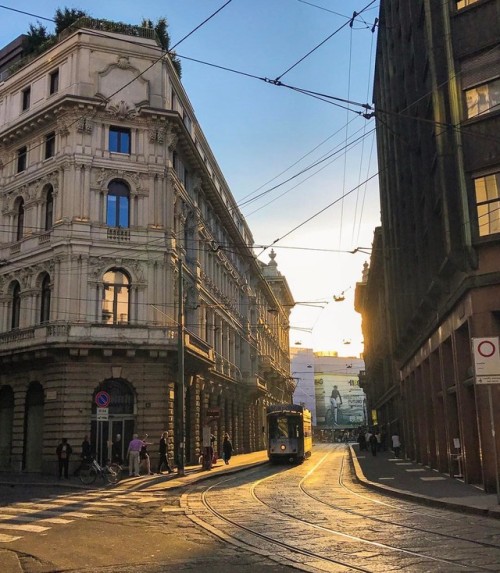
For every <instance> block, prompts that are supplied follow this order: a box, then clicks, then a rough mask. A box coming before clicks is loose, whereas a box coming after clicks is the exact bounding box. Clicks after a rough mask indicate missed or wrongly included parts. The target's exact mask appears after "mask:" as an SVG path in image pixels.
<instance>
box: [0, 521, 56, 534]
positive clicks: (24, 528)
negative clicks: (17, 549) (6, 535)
mask: <svg viewBox="0 0 500 573" xmlns="http://www.w3.org/2000/svg"><path fill="white" fill-rule="evenodd" d="M0 529H14V530H17V531H31V532H32V533H42V531H47V529H50V527H42V526H41V525H21V524H19V525H18V524H17V523H2V522H1V521H0Z"/></svg>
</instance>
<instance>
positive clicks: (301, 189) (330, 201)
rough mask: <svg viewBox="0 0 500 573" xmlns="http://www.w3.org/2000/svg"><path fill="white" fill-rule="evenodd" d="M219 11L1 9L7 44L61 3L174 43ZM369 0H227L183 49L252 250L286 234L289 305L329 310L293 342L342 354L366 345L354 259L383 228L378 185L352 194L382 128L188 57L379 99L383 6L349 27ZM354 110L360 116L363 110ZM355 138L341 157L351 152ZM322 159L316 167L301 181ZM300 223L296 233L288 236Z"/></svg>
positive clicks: (182, 2) (281, 258)
mask: <svg viewBox="0 0 500 573" xmlns="http://www.w3.org/2000/svg"><path fill="white" fill-rule="evenodd" d="M225 3H226V0H168V2H166V1H165V0H163V1H160V0H156V1H153V0H143V1H142V2H132V1H130V0H108V1H107V2H98V1H96V0H86V1H85V2H80V3H79V2H75V3H70V2H67V3H64V2H63V3H61V2H56V1H52V0H44V1H43V2H39V1H38V2H35V1H32V0H25V1H24V2H23V3H21V4H20V3H19V2H18V1H16V2H13V1H12V0H8V1H4V2H3V3H2V6H4V8H0V14H1V16H2V18H1V20H0V44H1V45H2V46H3V45H5V44H7V43H8V42H10V41H11V40H13V39H14V38H16V37H17V36H18V35H19V34H22V33H24V32H26V31H27V29H28V26H29V24H30V23H34V24H35V23H36V21H37V17H36V16H38V17H39V21H40V22H41V23H42V24H43V25H46V26H47V28H48V30H49V31H50V32H52V30H53V26H52V25H51V23H50V22H47V21H45V20H42V19H41V17H44V18H52V17H53V15H54V13H55V11H56V9H57V8H58V7H60V8H64V7H68V8H80V9H84V10H86V11H87V12H88V13H90V14H91V15H92V16H93V17H95V18H105V19H109V20H115V21H122V22H126V23H130V24H139V23H140V22H141V20H142V19H143V18H149V19H152V20H156V19H157V18H159V17H166V18H167V19H168V21H169V32H170V36H171V42H172V45H175V44H177V42H178V41H179V40H181V38H183V37H184V36H185V35H187V34H188V33H189V32H191V31H192V30H193V29H194V28H195V27H196V26H198V25H199V24H200V23H202V22H203V21H204V20H205V19H206V18H208V17H209V16H210V15H211V14H213V13H214V12H215V11H216V10H218V9H219V8H220V7H221V6H223V5H224V4H225ZM369 3H370V2H369V0H355V1H353V0H342V1H341V0H311V1H310V2H309V0H307V2H306V1H305V0H232V2H230V3H229V4H227V6H225V7H224V8H223V9H222V10H221V11H220V12H219V13H218V14H217V15H216V16H214V17H213V18H212V19H211V20H210V21H209V22H207V23H206V24H205V25H203V26H202V27H201V28H200V29H199V30H197V31H196V32H195V33H193V34H192V35H191V36H189V37H188V38H187V39H186V40H185V41H183V42H181V43H180V44H179V46H178V47H177V48H176V51H177V53H178V54H179V56H181V61H182V67H183V77H182V81H183V84H184V87H185V89H186V91H187V93H188V96H189V98H190V100H191V103H192V105H193V107H194V110H195V112H196V115H197V118H198V121H199V123H200V125H201V127H202V129H203V131H204V133H205V135H206V137H207V140H208V142H209V144H210V146H211V147H212V150H213V152H214V154H215V157H216V158H217V161H218V163H219V166H220V167H221V169H222V171H223V173H224V175H225V178H226V180H227V182H228V183H229V185H230V187H231V190H232V192H233V195H234V197H235V198H236V200H237V201H238V203H240V205H241V210H242V212H243V214H244V215H245V216H246V217H247V220H248V224H249V225H250V228H251V229H252V232H253V235H254V239H255V242H256V244H258V245H270V244H272V243H273V242H274V241H275V240H276V239H279V238H281V237H283V236H284V235H287V236H286V237H285V238H283V239H282V240H280V241H278V242H277V243H276V244H275V245H274V249H275V251H276V253H277V258H276V261H277V262H278V269H279V270H280V271H281V272H282V274H284V275H285V276H286V277H287V279H288V282H289V285H290V288H291V290H292V293H293V295H294V297H295V299H296V300H297V301H306V302H308V301H327V302H328V304H326V303H325V304H323V306H324V307H325V308H323V309H320V308H313V307H311V306H305V305H298V306H297V307H296V309H294V311H293V313H292V320H291V322H292V326H293V327H297V328H298V330H292V332H291V342H292V344H294V343H295V342H300V343H301V344H302V345H303V346H305V347H310V348H314V350H337V351H338V352H339V353H340V354H341V355H352V354H358V353H359V352H360V351H361V348H362V347H361V341H362V336H361V331H360V318H359V316H358V315H357V313H355V311H354V309H353V299H354V289H355V283H356V281H359V280H360V279H361V272H362V268H363V263H364V261H365V260H368V259H369V255H368V254H366V253H359V252H358V253H356V254H348V253H347V252H346V251H350V250H354V249H355V248H356V247H370V246H371V242H372V238H373V230H374V228H375V226H377V225H378V224H379V200H378V182H377V177H374V178H373V179H371V181H370V182H369V183H367V184H363V185H361V186H360V187H359V189H358V190H354V191H352V192H351V193H349V191H351V190H352V189H353V188H355V187H356V186H358V185H360V183H362V182H363V181H365V180H366V179H367V178H369V177H371V176H373V175H375V174H376V172H377V162H376V150H375V146H374V144H373V138H374V134H373V132H372V130H373V129H374V120H373V119H371V120H366V119H364V118H362V117H360V116H359V115H358V114H357V113H353V112H352V111H349V110H347V109H345V108H340V107H337V106H335V105H332V104H331V103H327V102H325V101H320V100H318V99H316V98H313V97H310V96H306V95H303V94H301V93H298V92H297V91H295V90H292V89H289V88H286V87H278V86H275V85H272V84H269V83H266V82H264V81H260V80H258V79H253V78H249V77H245V76H243V75H239V74H236V73H231V72H229V71H223V70H220V69H216V68H214V67H211V66H208V65H203V64H199V63H194V62H191V61H189V60H187V59H182V56H187V57H190V58H195V59H198V60H202V61H204V62H207V63H211V64H215V65H218V66H223V67H226V68H231V69H233V70H237V71H240V72H244V73H247V74H252V75H255V76H258V77H262V78H269V79H275V78H278V77H279V78H280V79H281V81H282V82H283V83H285V84H288V85H289V86H293V87H296V88H300V89H305V90H310V91H314V92H317V93H321V94H325V95H328V96H334V97H337V98H342V99H345V100H351V101H353V102H358V103H371V97H372V76H373V65H374V58H375V44H376V31H375V33H373V32H372V25H373V23H374V20H375V18H376V17H377V16H378V3H374V4H372V5H371V6H370V7H369V9H367V10H366V11H364V12H363V13H362V14H361V16H359V17H357V18H356V19H355V21H354V23H353V26H352V27H351V26H349V19H350V18H351V17H352V15H353V12H354V11H356V12H358V13H359V12H361V11H362V9H363V8H365V6H367V5H368V4H369ZM5 7H10V8H14V9H17V10H23V11H25V12H29V13H31V14H34V15H35V16H29V15H25V14H19V13H16V12H14V11H11V10H7V9H6V8H5ZM346 24H347V25H346ZM342 26H343V28H342V29H340V30H339V31H338V32H336V30H338V29H339V28H341V27H342ZM334 32H336V33H335V34H334ZM332 34H333V35H332ZM329 36H332V37H331V38H330V39H328V40H327V41H325V42H324V44H323V45H321V46H320V47H318V48H317V49H316V50H315V51H314V52H313V53H311V54H310V55H309V56H307V57H306V58H305V59H304V60H303V61H302V62H300V63H298V64H297V65H296V66H295V67H293V69H291V70H290V71H288V72H287V73H285V72H286V71H287V70H288V69H289V68H290V67H292V66H294V64H296V63H297V62H298V61H299V60H300V59H301V58H303V57H304V56H306V54H308V53H309V52H310V51H311V50H313V49H314V48H315V47H317V46H318V45H319V44H320V43H321V42H323V41H324V40H326V39H327V38H328V37H329ZM330 101H331V100H330ZM337 103H341V102H337ZM341 105H343V106H346V104H342V103H341ZM346 107H347V106H346ZM349 107H351V109H355V110H356V111H363V110H362V109H361V108H360V107H358V106H349ZM348 122H349V123H348ZM356 139H357V140H358V141H357V142H356V143H353V144H352V146H351V147H349V150H348V152H347V154H345V153H344V152H343V149H344V147H345V146H346V143H349V142H352V141H353V140H356ZM332 154H334V155H332ZM329 155H332V156H331V157H330V158H329V159H324V158H326V157H327V156H329ZM322 159H323V161H322V162H321V163H320V164H319V165H318V166H317V167H316V168H312V169H309V170H307V171H306V172H304V173H303V174H302V175H301V176H296V175H297V174H298V173H299V172H301V171H302V170H304V169H307V168H308V167H310V166H311V164H313V163H315V162H317V161H320V160H322ZM294 176H296V177H294ZM290 177H294V178H293V179H292V180H291V181H290V182H289V183H286V184H284V185H281V186H279V187H278V188H277V189H276V190H274V191H271V192H269V193H265V194H264V195H263V196H262V197H261V198H260V199H259V200H255V201H253V202H250V203H246V202H247V201H248V199H251V198H252V197H254V196H255V195H256V194H261V193H263V192H265V191H267V190H269V189H270V188H271V187H273V186H274V185H277V184H279V183H282V182H283V181H285V180H286V179H288V178H290ZM257 190H258V191H257ZM346 193H348V194H347V196H345V198H344V199H342V196H343V195H345V194H346ZM330 205H331V206H330ZM322 210H324V211H323V212H322V213H321V214H319V215H318V216H315V215H316V214H318V213H319V212H320V211H322ZM311 217H314V218H313V219H312V220H311V221H310V222H308V223H305V221H306V220H308V219H309V218H311ZM303 223H305V224H303ZM295 227H299V228H298V229H297V230H295V231H294V232H292V233H290V231H292V229H294V228H295ZM288 233H290V234H288ZM290 247H293V248H290ZM320 249H323V250H320ZM257 252H260V250H258V251H257ZM268 253H269V250H268V251H266V252H265V253H264V254H262V255H261V259H262V260H263V261H264V262H268V261H269V258H268ZM342 292H344V295H345V301H344V302H333V296H334V295H337V296H338V295H340V294H341V293H342ZM311 330H312V332H309V331H311ZM344 341H350V345H346V344H344Z"/></svg>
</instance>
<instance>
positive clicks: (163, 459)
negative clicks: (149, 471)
mask: <svg viewBox="0 0 500 573" xmlns="http://www.w3.org/2000/svg"><path fill="white" fill-rule="evenodd" d="M166 436H167V432H163V434H162V435H161V438H160V444H159V453H160V460H159V462H158V473H159V474H161V470H162V468H163V466H165V467H166V468H167V471H168V473H169V474H171V473H172V468H171V467H170V465H169V463H168V458H167V437H166Z"/></svg>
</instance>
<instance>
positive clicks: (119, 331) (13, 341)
mask: <svg viewBox="0 0 500 573" xmlns="http://www.w3.org/2000/svg"><path fill="white" fill-rule="evenodd" d="M68 347H72V348H75V347H79V348H86V349H99V350H104V349H117V348H120V349H123V348H125V349H127V348H134V349H137V348H140V349H145V350H155V351H158V350H160V351H161V350H176V349H177V329H176V328H175V327H174V328H173V327H158V326H156V327H154V326H150V327H144V326H134V325H123V326H121V325H116V326H113V325H107V324H95V323H94V324H91V323H81V324H79V323H66V322H58V323H50V324H43V325H38V326H34V327H30V328H19V329H15V330H11V331H9V332H4V333H2V334H0V356H3V357H4V359H5V358H6V357H12V356H15V355H18V354H21V353H23V352H29V353H31V352H36V351H45V350H47V349H57V348H68Z"/></svg>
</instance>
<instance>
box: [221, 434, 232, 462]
mask: <svg viewBox="0 0 500 573" xmlns="http://www.w3.org/2000/svg"><path fill="white" fill-rule="evenodd" d="M232 454H233V444H231V440H230V439H229V434H227V433H226V434H224V439H223V441H222V457H223V458H224V463H225V464H226V466H227V465H229V460H230V459H231V456H232Z"/></svg>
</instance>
